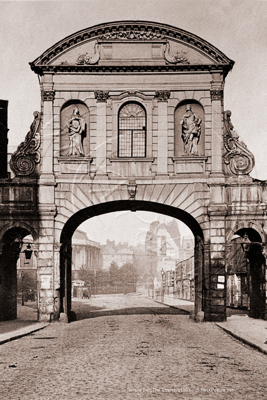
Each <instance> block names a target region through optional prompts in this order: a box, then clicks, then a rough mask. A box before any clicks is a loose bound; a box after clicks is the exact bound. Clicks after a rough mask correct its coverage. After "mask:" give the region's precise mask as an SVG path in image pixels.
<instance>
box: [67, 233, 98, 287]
mask: <svg viewBox="0 0 267 400" xmlns="http://www.w3.org/2000/svg"><path fill="white" fill-rule="evenodd" d="M100 250H101V246H100V244H99V243H97V242H94V241H93V240H89V239H88V237H87V234H86V233H85V232H83V231H80V230H78V229H76V231H75V232H74V234H73V238H72V280H77V279H79V270H81V269H85V270H89V271H93V272H96V271H98V270H99V269H100V268H101V264H100Z"/></svg>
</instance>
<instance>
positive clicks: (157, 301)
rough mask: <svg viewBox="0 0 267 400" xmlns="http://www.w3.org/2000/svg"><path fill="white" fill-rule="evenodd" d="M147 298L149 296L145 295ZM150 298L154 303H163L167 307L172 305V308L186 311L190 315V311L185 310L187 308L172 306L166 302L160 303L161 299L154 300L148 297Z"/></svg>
mask: <svg viewBox="0 0 267 400" xmlns="http://www.w3.org/2000/svg"><path fill="white" fill-rule="evenodd" d="M147 299H149V297H147ZM150 300H153V301H155V302H156V303H159V304H164V306H168V307H172V308H177V309H178V310H181V311H184V312H186V313H188V315H190V311H187V310H185V309H183V308H181V307H178V306H172V305H170V304H167V303H162V302H161V301H159V300H155V299H150Z"/></svg>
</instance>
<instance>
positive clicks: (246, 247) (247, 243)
mask: <svg viewBox="0 0 267 400" xmlns="http://www.w3.org/2000/svg"><path fill="white" fill-rule="evenodd" d="M250 245H251V241H250V240H249V238H248V235H247V233H245V235H244V237H243V241H242V242H241V246H242V249H243V250H244V251H245V252H248V251H249V249H250Z"/></svg>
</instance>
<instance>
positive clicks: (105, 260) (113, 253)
mask: <svg viewBox="0 0 267 400" xmlns="http://www.w3.org/2000/svg"><path fill="white" fill-rule="evenodd" d="M100 254H101V266H102V269H103V270H105V271H107V270H109V268H110V265H111V263H112V262H114V263H116V264H117V266H118V267H119V268H120V267H122V266H123V264H126V263H131V264H133V262H134V251H133V249H132V248H131V247H130V246H129V244H128V243H126V242H123V243H118V244H117V245H116V244H115V240H107V242H106V244H105V245H102V246H101V252H100Z"/></svg>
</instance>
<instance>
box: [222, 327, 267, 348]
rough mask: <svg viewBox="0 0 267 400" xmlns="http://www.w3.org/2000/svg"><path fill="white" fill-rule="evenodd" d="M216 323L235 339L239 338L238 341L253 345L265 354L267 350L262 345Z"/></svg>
mask: <svg viewBox="0 0 267 400" xmlns="http://www.w3.org/2000/svg"><path fill="white" fill-rule="evenodd" d="M216 325H217V326H218V327H219V328H221V329H222V330H223V331H225V332H226V333H228V334H229V335H230V336H233V337H234V338H235V339H237V340H239V341H240V342H243V343H245V344H247V345H248V346H250V347H253V348H254V349H256V350H258V351H260V352H261V353H264V354H267V350H265V349H263V348H262V347H260V346H258V345H257V344H255V343H252V342H250V341H249V340H247V339H244V338H242V337H241V336H239V335H237V334H236V333H233V332H232V331H230V330H229V329H226V328H224V327H222V326H221V325H219V324H218V323H216Z"/></svg>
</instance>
